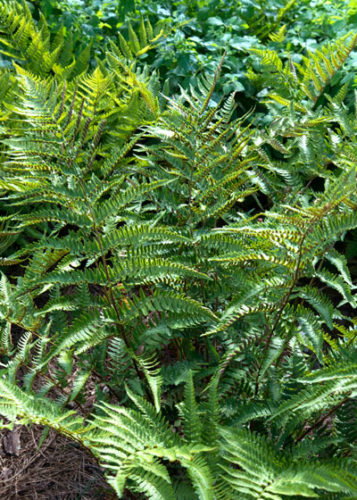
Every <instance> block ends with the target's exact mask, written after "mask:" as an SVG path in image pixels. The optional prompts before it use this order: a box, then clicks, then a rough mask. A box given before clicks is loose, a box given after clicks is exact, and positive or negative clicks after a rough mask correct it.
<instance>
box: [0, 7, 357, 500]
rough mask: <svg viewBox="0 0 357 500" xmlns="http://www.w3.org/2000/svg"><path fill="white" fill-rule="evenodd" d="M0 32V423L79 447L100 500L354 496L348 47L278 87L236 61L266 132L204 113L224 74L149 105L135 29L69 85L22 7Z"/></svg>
mask: <svg viewBox="0 0 357 500" xmlns="http://www.w3.org/2000/svg"><path fill="white" fill-rule="evenodd" d="M11 16H13V17H11ZM11 19H12V21H11ZM14 19H15V21H16V22H15V21H14ZM1 23H2V24H1V26H2V27H1V29H2V30H3V32H4V33H5V35H6V36H5V35H4V37H5V38H2V39H1V40H2V43H3V44H4V45H5V42H6V45H7V46H9V47H10V46H11V47H12V46H14V47H15V42H16V40H17V38H19V37H20V35H21V33H22V31H21V30H22V29H23V30H24V36H23V38H21V44H20V43H19V44H18V46H17V49H16V50H19V51H25V52H23V54H25V56H24V59H23V60H21V58H20V57H18V56H17V55H16V54H15V53H14V52H11V51H9V52H8V57H9V58H12V59H14V60H13V63H12V66H11V69H9V68H6V69H3V70H2V74H1V76H0V78H1V80H2V82H3V83H4V87H3V88H4V90H3V91H2V92H1V105H0V113H1V123H2V125H1V128H0V135H1V176H0V188H1V204H0V207H1V210H2V214H1V233H0V236H1V240H0V241H1V247H0V248H1V252H2V253H1V260H0V265H1V282H0V299H1V300H0V342H1V344H0V357H1V369H0V396H1V400H0V414H1V415H2V416H3V417H4V418H5V419H6V420H5V421H4V422H3V424H2V425H3V426H9V425H10V426H11V425H12V424H13V423H14V422H20V423H23V424H28V423H38V424H41V425H45V426H48V427H51V428H53V429H55V430H57V431H58V432H60V433H63V434H65V435H66V436H68V437H70V438H71V439H73V440H75V441H77V442H78V443H79V444H81V445H82V446H84V447H86V448H87V449H88V450H90V451H91V453H92V454H93V455H94V456H95V457H96V458H97V460H98V462H99V463H100V464H101V465H102V466H103V469H104V470H105V471H106V474H107V478H108V482H109V484H110V485H111V486H112V487H113V489H114V491H115V492H116V494H117V495H118V497H119V498H123V497H125V495H126V491H130V492H131V493H133V494H134V495H138V496H140V497H141V496H142V495H143V496H144V497H145V498H151V499H155V500H158V499H162V500H168V499H171V498H172V499H178V500H181V499H184V498H190V499H195V498H199V499H204V500H211V499H212V500H213V499H217V500H228V499H232V498H242V499H243V498H244V499H254V498H255V499H263V498H264V499H276V500H280V499H284V498H286V497H289V496H290V497H299V496H303V497H307V498H309V497H310V498H311V497H317V498H339V499H341V500H342V499H343V498H354V497H356V496H357V479H356V478H357V474H356V472H357V471H356V463H355V458H356V457H355V452H356V439H357V434H356V432H355V416H354V410H355V399H356V393H355V391H356V388H357V376H356V373H357V372H356V366H357V364H356V363H357V358H356V319H355V316H356V315H355V309H356V293H355V290H356V285H355V280H354V277H353V276H352V275H351V272H350V267H349V262H348V260H347V259H346V257H345V256H344V254H343V251H342V250H341V248H343V247H342V243H343V240H344V238H345V235H346V234H347V233H348V232H350V231H352V230H354V229H356V228H357V215H356V214H357V212H356V201H357V200H356V162H355V158H356V151H355V149H356V141H355V129H356V119H355V113H354V112H350V110H349V107H348V106H347V105H345V104H344V103H345V93H346V92H345V91H344V90H341V92H340V93H339V94H338V95H337V96H329V95H328V92H327V87H328V82H329V79H330V78H332V77H333V75H334V73H335V72H337V71H338V70H339V68H340V67H341V65H342V64H343V62H344V60H345V59H346V58H347V56H348V54H349V52H350V51H351V50H352V49H353V47H354V45H355V43H356V38H355V37H353V36H352V37H342V38H341V39H339V40H337V41H336V43H335V44H334V45H331V46H329V47H322V48H321V49H320V50H318V51H316V53H315V54H313V55H312V54H308V55H307V56H306V58H305V59H304V61H303V64H302V65H301V66H300V67H299V68H297V69H298V73H295V72H294V71H295V70H294V69H293V68H292V67H291V66H289V65H288V64H285V65H284V63H283V62H282V61H281V60H280V59H279V57H278V55H277V54H276V53H271V51H270V52H269V53H264V54H262V53H261V52H260V51H259V50H257V51H255V53H256V54H257V55H258V56H262V58H263V59H262V67H263V66H264V65H265V64H268V65H270V66H271V65H273V66H274V67H275V70H276V73H278V74H279V75H280V77H281V78H280V80H278V83H277V86H276V87H277V88H276V89H275V90H272V91H271V94H270V96H269V97H268V98H267V100H266V103H265V104H266V105H267V106H268V107H269V109H272V110H274V112H275V111H276V110H277V109H278V110H279V113H280V114H279V116H278V117H277V118H276V119H275V120H274V122H273V123H271V126H270V127H268V128H266V127H264V126H263V125H261V123H259V122H258V123H255V122H254V119H253V117H254V114H253V111H252V112H250V113H248V114H245V115H243V116H241V115H240V113H239V107H238V106H237V96H236V94H232V95H231V96H229V97H228V98H227V99H226V100H222V102H219V103H217V102H215V101H214V93H215V88H216V83H217V80H218V78H219V72H220V70H221V66H222V64H223V63H224V61H223V60H222V61H221V64H220V66H219V68H218V70H217V73H216V75H214V77H212V78H210V77H206V78H202V79H201V80H200V82H199V84H198V85H197V88H193V87H192V88H190V89H188V90H184V89H182V91H181V94H180V95H178V96H175V97H174V98H167V97H166V96H165V95H163V93H160V88H161V87H160V81H159V79H158V77H157V75H156V74H155V73H151V72H150V71H149V69H148V68H147V67H144V66H141V65H140V64H139V63H138V61H133V60H132V59H135V58H137V57H138V56H139V55H140V52H141V51H142V50H143V47H142V46H144V47H145V48H146V47H148V49H149V48H151V44H153V43H155V37H154V36H152V35H153V34H152V33H151V31H150V25H149V24H145V23H144V21H143V24H142V26H141V30H140V32H139V38H138V36H137V35H136V34H135V33H134V31H133V32H130V33H131V34H130V33H129V35H130V36H129V40H125V39H120V40H121V42H120V43H121V45H120V47H115V46H112V48H111V50H110V51H108V53H107V55H106V58H105V60H102V61H98V63H97V65H96V67H95V68H91V69H86V68H81V70H79V69H78V68H77V69H76V70H75V69H73V71H72V70H71V71H69V70H68V65H62V63H60V62H59V59H58V58H59V54H60V52H61V49H60V48H58V47H61V43H62V42H58V43H59V45H58V46H52V45H51V43H50V38H49V36H47V35H46V33H47V32H46V24H45V21H44V20H42V21H41V23H42V24H36V23H35V22H34V21H33V20H32V18H31V17H30V14H29V11H28V10H27V8H26V7H20V6H19V5H18V4H16V5H15V4H12V3H11V2H7V3H5V4H4V6H3V7H2V11H1ZM25 35H26V36H25ZM134 35H135V36H134ZM263 36H265V35H264V34H263V33H262V37H263ZM274 36H275V38H276V39H278V38H279V36H283V34H282V33H280V34H279V33H278V34H276V35H274ZM34 39H36V40H37V42H36V43H38V44H39V47H40V49H41V50H40V49H38V51H37V52H36V54H37V55H36V57H35V56H34V55H33V54H32V52H33V48H34ZM16 43H17V42H16ZM147 43H148V45H146V44H147ZM11 44H12V45H11ZM29 47H30V48H29ZM11 50H14V49H11ZM145 50H146V49H145ZM47 53H48V54H50V56H49V57H50V59H48V60H49V61H50V63H48V65H47V66H46V65H44V63H43V61H42V59H41V60H40V59H39V58H40V57H43V58H45V59H46V57H47V56H46V54H47ZM45 59H44V60H45ZM56 65H61V69H60V70H59V69H58V67H59V66H56ZM75 67H76V63H74V65H73V68H75ZM66 68H67V69H66ZM298 74H299V76H298ZM292 82H293V83H292ZM266 84H268V83H266ZM277 105H278V106H280V107H279V108H276V106H277ZM89 386H91V387H92V388H93V387H94V388H95V402H94V404H93V403H90V402H89V401H88V400H89V398H88V391H89V389H88V388H89Z"/></svg>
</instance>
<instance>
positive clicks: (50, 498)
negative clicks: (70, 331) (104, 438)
mask: <svg viewBox="0 0 357 500" xmlns="http://www.w3.org/2000/svg"><path fill="white" fill-rule="evenodd" d="M42 432H43V428H42V427H40V426H32V427H22V426H17V427H15V429H14V431H12V432H11V431H8V430H4V431H1V432H0V500H17V499H20V498H21V499H23V500H25V499H26V500H98V499H100V500H114V499H115V498H116V496H115V495H113V493H112V492H111V491H110V490H109V488H108V486H107V485H106V483H105V481H104V477H103V472H102V471H101V469H100V468H99V466H98V465H97V463H96V461H95V460H94V459H93V458H92V457H91V456H90V455H89V454H88V453H87V452H86V451H85V450H83V449H82V448H80V447H79V446H78V445H77V444H76V443H74V442H72V441H70V440H68V439H67V438H66V437H64V436H61V435H59V434H55V433H54V432H53V431H50V433H49V435H48V437H47V438H46V440H45V442H44V443H43V445H42V447H41V448H40V449H38V443H39V441H40V438H41V435H42Z"/></svg>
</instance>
